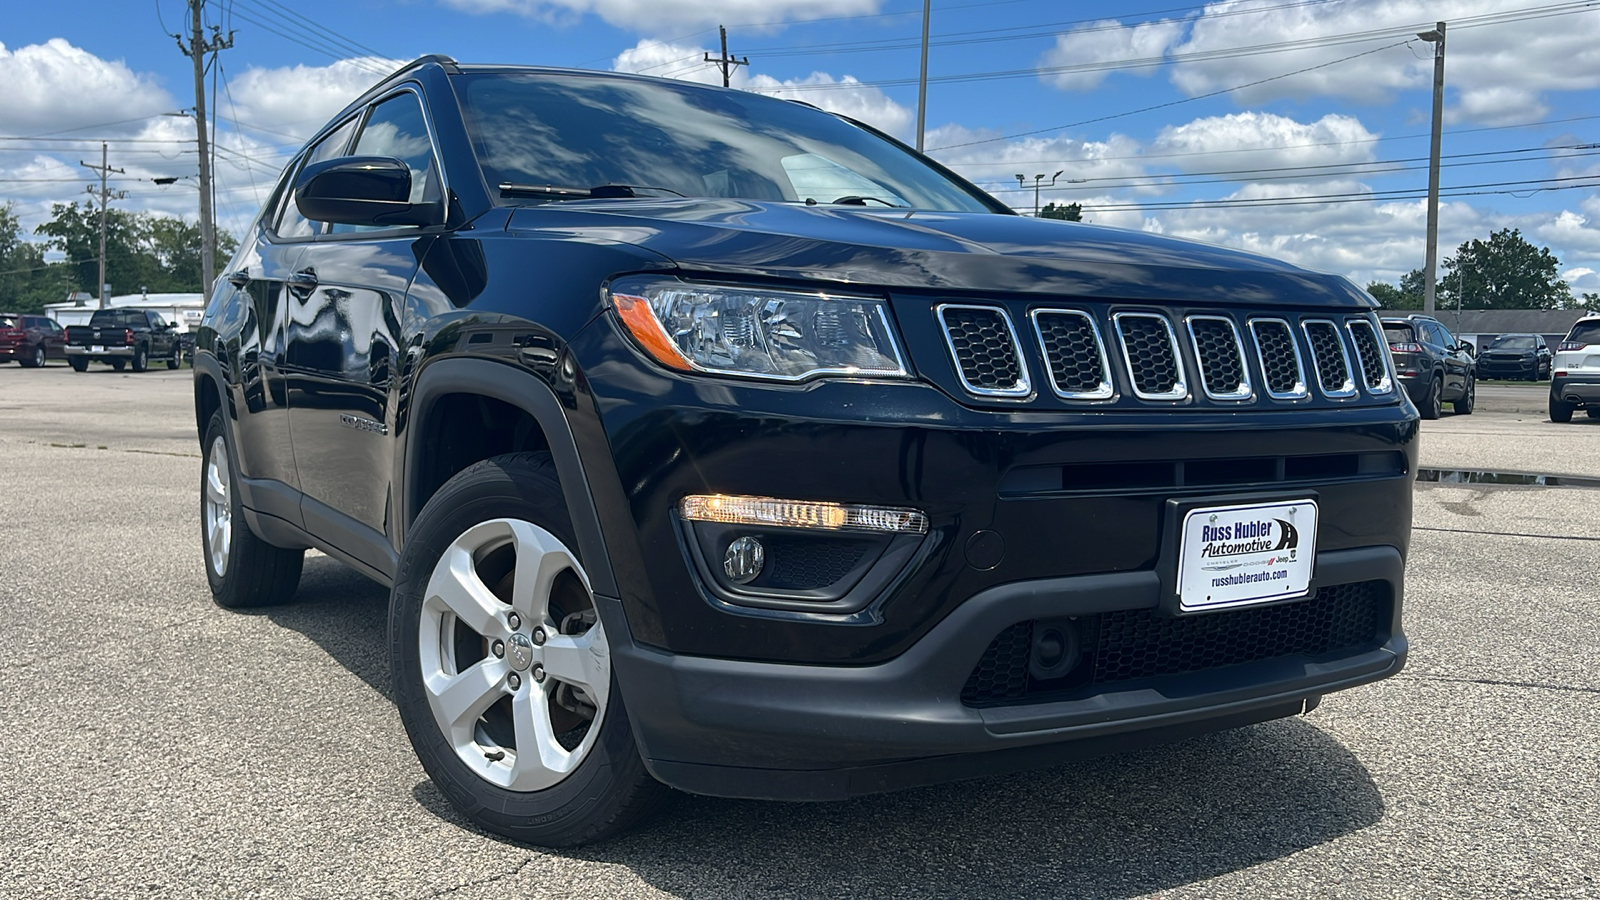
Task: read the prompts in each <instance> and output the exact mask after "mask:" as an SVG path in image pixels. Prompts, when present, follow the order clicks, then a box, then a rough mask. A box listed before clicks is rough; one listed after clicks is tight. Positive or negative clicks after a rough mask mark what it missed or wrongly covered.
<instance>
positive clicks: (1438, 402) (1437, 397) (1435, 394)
mask: <svg viewBox="0 0 1600 900" xmlns="http://www.w3.org/2000/svg"><path fill="white" fill-rule="evenodd" d="M1417 409H1418V411H1419V412H1421V413H1422V417H1423V418H1424V419H1437V418H1439V417H1440V416H1441V415H1443V414H1444V379H1443V378H1440V377H1439V376H1437V375H1435V376H1434V377H1433V381H1431V382H1429V383H1428V395H1427V396H1426V397H1423V398H1422V402H1421V403H1419V404H1417Z"/></svg>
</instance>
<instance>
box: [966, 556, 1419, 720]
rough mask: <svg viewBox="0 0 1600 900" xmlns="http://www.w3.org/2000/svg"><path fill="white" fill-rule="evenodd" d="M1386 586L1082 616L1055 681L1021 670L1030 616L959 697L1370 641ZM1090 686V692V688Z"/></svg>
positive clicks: (1077, 689) (975, 702)
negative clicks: (1235, 604)
mask: <svg viewBox="0 0 1600 900" xmlns="http://www.w3.org/2000/svg"><path fill="white" fill-rule="evenodd" d="M1390 608H1391V607H1390V592H1389V585H1388V584H1387V583H1386V582H1383V581H1366V582H1361V583H1359V584H1341V585H1335V586H1332V587H1326V588H1323V589H1321V590H1319V591H1318V592H1317V593H1316V594H1315V595H1314V596H1312V597H1308V598H1307V599H1305V600H1301V601H1297V602H1294V603H1285V604H1279V605H1275V606H1262V607H1254V608H1246V609H1238V610H1233V611H1230V612H1218V613H1210V614H1205V615H1194V616H1177V617H1175V616H1164V615H1160V614H1159V613H1157V612H1156V611H1155V610H1151V609H1137V610H1119V611H1116V612H1108V613H1101V614H1099V615H1095V616H1085V617H1083V618H1082V619H1080V620H1079V625H1080V627H1081V628H1082V629H1083V630H1082V632H1081V633H1080V641H1081V643H1082V646H1083V661H1082V662H1081V663H1080V664H1079V666H1078V668H1077V669H1075V670H1073V672H1071V673H1069V674H1068V675H1067V676H1066V677H1065V678H1062V679H1058V680H1057V681H1056V682H1049V681H1038V680H1036V679H1033V678H1032V677H1031V676H1030V675H1029V673H1028V654H1029V652H1030V649H1031V645H1032V633H1033V630H1032V629H1033V623H1032V622H1020V623H1018V624H1016V625H1012V626H1011V627H1009V628H1007V629H1006V630H1005V631H1002V632H1000V634H999V636H998V637H996V638H995V639H994V641H993V642H992V643H990V645H989V647H988V649H986V650H985V651H984V654H983V658H982V659H981V660H980V661H979V663H978V665H977V667H976V668H975V669H973V671H972V674H971V676H970V677H968V678H967V683H966V686H965V687H964V688H963V689H962V691H961V702H962V703H965V704H966V705H968V706H997V705H1003V704H1007V703H1020V702H1029V703H1032V702H1039V701H1042V700H1047V699H1052V698H1053V697H1058V698H1070V697H1073V696H1078V695H1082V694H1084V687H1085V686H1086V685H1087V686H1095V685H1108V684H1116V683H1119V682H1124V681H1132V680H1135V679H1141V678H1154V677H1159V676H1163V675H1184V674H1190V673H1194V672H1204V671H1206V670H1209V669H1218V668H1222V667H1223V666H1232V665H1239V664H1241V663H1251V662H1260V661H1263V660H1269V659H1276V658H1279V657H1289V656H1321V655H1324V654H1329V653H1335V652H1339V651H1352V652H1354V651H1360V650H1362V649H1364V648H1370V647H1376V646H1378V644H1380V643H1381V642H1382V641H1383V640H1384V639H1385V637H1386V635H1387V633H1388V626H1389V618H1390V615H1391V613H1390ZM1090 693H1093V692H1090Z"/></svg>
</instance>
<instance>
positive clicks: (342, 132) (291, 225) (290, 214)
mask: <svg viewBox="0 0 1600 900" xmlns="http://www.w3.org/2000/svg"><path fill="white" fill-rule="evenodd" d="M360 118H361V117H360V116H352V117H351V118H350V120H349V121H347V122H345V123H344V124H343V125H340V126H339V127H338V128H335V129H334V130H333V131H332V132H330V133H329V134H328V136H327V137H325V138H323V139H322V140H320V141H318V142H317V145H316V146H315V147H312V148H311V152H310V153H307V154H306V161H305V165H307V166H309V165H311V164H312V163H319V162H322V161H323V160H325V159H333V158H334V157H336V156H343V155H344V150H345V148H346V147H348V146H349V145H350V135H351V134H353V133H355V130H356V122H357V120H359V119H360ZM301 168H304V166H302V167H301ZM299 174H300V170H299V169H296V170H295V171H294V174H293V175H291V176H289V180H288V181H287V182H286V183H285V184H284V187H283V197H282V200H281V203H282V210H281V212H280V214H279V219H278V227H277V228H276V229H274V230H275V231H276V232H277V234H278V237H283V238H306V237H311V236H312V235H314V234H316V233H317V232H319V231H321V230H322V223H321V222H312V221H310V220H309V219H307V218H306V217H305V216H302V215H300V210H299V209H298V208H297V207H296V206H295V205H294V181H295V178H296V177H298V176H299Z"/></svg>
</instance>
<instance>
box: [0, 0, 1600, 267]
mask: <svg viewBox="0 0 1600 900" xmlns="http://www.w3.org/2000/svg"><path fill="white" fill-rule="evenodd" d="M8 7H9V8H8V9H7V13H6V16H5V17H4V19H0V45H3V50H0V84H5V85H7V86H8V89H7V90H6V91H5V92H4V93H3V95H0V202H3V201H4V200H11V201H13V202H14V203H15V204H16V207H17V209H18V211H19V212H21V213H22V214H23V216H24V220H25V221H26V222H27V223H28V224H30V225H31V224H37V223H38V222H40V221H42V220H43V218H44V217H45V216H46V215H47V214H48V210H49V206H50V203H52V202H61V201H68V200H76V199H80V198H81V197H82V196H83V189H84V185H85V183H86V182H85V181H84V179H83V175H85V174H87V173H86V172H84V171H83V170H82V169H81V167H79V166H78V161H79V160H80V159H87V158H90V156H91V155H98V150H99V145H98V143H95V142H88V141H75V140H63V139H68V138H70V139H79V138H82V139H90V138H92V139H101V138H104V139H109V140H111V141H112V144H111V148H112V149H111V155H112V165H114V166H119V167H122V168H126V169H127V170H128V173H127V175H126V176H125V178H126V180H124V181H121V182H119V184H118V185H117V186H118V187H120V188H122V189H124V190H127V191H128V192H129V196H128V197H127V198H126V199H124V200H122V201H119V203H120V204H121V205H124V206H126V207H128V208H134V209H151V210H155V211H158V212H164V213H169V214H175V215H188V216H191V217H192V216H193V214H194V213H193V208H194V205H195V200H194V189H193V187H191V186H189V184H186V183H184V182H182V181H180V182H179V183H178V184H176V185H173V186H171V187H157V186H156V185H154V184H153V183H152V182H150V181H148V180H140V179H149V178H151V177H155V176H157V175H180V176H185V175H192V173H193V172H194V171H195V159H194V155H193V145H192V143H185V141H192V138H193V125H192V123H191V122H189V121H188V120H185V119H182V118H178V117H173V116H163V115H161V113H163V112H172V111H176V110H179V109H181V108H183V107H187V106H190V105H191V104H192V103H193V98H192V87H191V80H190V78H191V76H190V73H189V68H188V60H187V59H186V58H185V57H183V56H182V55H181V54H180V53H179V52H178V49H177V47H176V46H175V44H174V42H173V40H172V38H171V37H169V36H168V35H167V34H166V31H167V30H176V29H178V28H179V27H181V25H182V24H183V23H184V21H185V17H186V10H185V6H184V3H183V2H182V0H133V2H127V0H119V2H56V3H48V4H32V3H30V4H17V3H13V4H9V5H8ZM163 17H164V20H165V29H164V28H163V23H162V19H163ZM207 18H208V21H210V22H213V23H215V24H218V25H221V26H224V27H225V28H227V29H231V30H233V31H234V32H235V45H234V48H233V49H231V50H228V51H225V52H224V53H223V54H222V55H221V59H222V66H223V68H222V71H221V73H220V78H219V79H218V83H219V85H221V90H220V95H221V96H220V97H219V98H218V101H217V107H218V109H219V112H220V113H221V121H220V122H219V124H218V137H219V143H220V145H221V147H222V150H221V151H220V155H219V163H218V170H219V190H220V198H219V199H220V202H219V212H220V214H221V217H222V220H223V223H224V225H225V226H228V227H232V228H235V229H238V228H240V227H242V225H243V224H244V222H245V221H246V220H247V219H248V217H249V215H250V214H251V213H252V212H253V211H254V208H255V206H256V205H257V203H258V202H259V198H260V196H261V195H262V194H264V192H265V191H266V190H267V185H268V184H269V183H270V182H271V181H272V180H273V177H274V175H275V174H276V172H277V171H278V169H279V168H281V166H282V164H283V162H284V161H285V160H286V158H287V156H288V154H290V153H292V152H293V150H294V149H295V147H297V146H298V144H299V142H300V140H302V139H303V138H304V137H305V135H306V134H307V133H308V132H309V131H311V130H313V129H315V128H316V127H317V126H318V125H319V124H320V123H321V122H323V121H325V120H326V118H327V117H328V116H329V115H330V114H331V113H332V112H334V111H335V110H336V109H337V108H338V107H339V106H341V105H343V103H344V102H346V101H347V100H348V99H349V98H350V97H352V96H353V95H354V94H356V93H358V92H359V91H360V90H362V89H363V88H365V87H366V86H367V85H368V84H370V83H371V82H372V81H373V80H375V78H376V77H378V74H379V73H381V72H383V71H386V70H387V69H389V68H390V67H392V65H393V64H394V63H395V62H396V61H400V60H406V59H409V58H412V57H415V56H417V55H420V54H423V53H446V54H449V55H451V56H454V57H456V58H457V59H460V60H463V61H492V62H517V63H531V64H540V65H555V66H575V67H585V68H599V69H610V68H621V69H627V70H631V71H643V72H645V73H647V74H651V75H658V76H666V77H677V78H689V79H694V80H701V81H713V80H720V75H719V74H718V73H717V72H716V71H715V70H714V69H713V68H711V67H710V66H707V65H706V64H704V63H703V62H701V61H700V59H701V54H702V53H703V52H704V51H706V50H711V49H714V48H715V47H716V45H717V31H716V29H717V25H718V24H719V23H721V24H726V25H727V26H728V28H729V44H730V49H731V50H732V51H733V53H734V54H735V55H738V56H748V57H749V58H750V62H751V65H750V66H749V67H748V68H741V69H740V70H739V71H738V73H737V76H736V82H735V86H738V87H743V88H745V89H749V90H760V91H764V92H768V93H773V94H777V95H779V96H787V97H792V98H796V99H803V100H806V101H808V102H812V103H816V104H818V105H821V106H824V107H827V108H832V109H837V110H839V111H841V112H846V113H848V114H851V115H855V116H858V117H860V118H863V119H865V120H867V121H870V122H872V123H873V124H876V125H878V126H880V127H883V128H885V129H887V130H890V131H892V132H894V133H895V134H897V135H899V136H900V137H902V138H904V139H906V140H907V141H908V142H909V141H911V140H913V139H914V135H913V131H914V128H915V124H914V123H915V114H916V102H917V93H916V85H915V79H916V76H917V65H918V51H917V43H918V40H919V38H920V31H921V4H920V2H917V0H723V2H722V3H718V4H710V3H705V2H702V0H390V2H382V0H325V2H322V3H311V2H308V0H209V3H208V6H207ZM1439 18H1442V19H1444V20H1446V21H1447V22H1449V23H1450V25H1449V30H1448V37H1449V45H1448V53H1447V70H1446V82H1447V90H1446V135H1445V140H1444V151H1443V152H1444V154H1445V157H1446V159H1445V162H1446V167H1445V169H1444V170H1443V186H1444V193H1445V194H1446V201H1445V205H1444V208H1443V212H1442V216H1441V222H1442V224H1441V238H1440V244H1441V255H1448V253H1449V252H1450V251H1451V250H1452V249H1453V248H1454V247H1455V246H1456V245H1457V244H1459V243H1460V242H1461V241H1463V240H1466V239H1469V238H1474V237H1477V238H1483V237H1486V236H1487V235H1488V233H1489V232H1490V231H1492V230H1496V229H1498V228H1502V227H1517V228H1521V229H1522V231H1523V233H1524V235H1525V236H1527V237H1528V238H1529V239H1530V240H1533V241H1535V242H1536V243H1539V244H1544V245H1548V246H1550V247H1551V248H1552V250H1553V251H1554V252H1555V253H1556V254H1557V255H1558V256H1559V257H1560V259H1561V261H1562V264H1563V265H1562V268H1563V272H1564V274H1566V275H1567V277H1568V278H1569V280H1571V281H1572V283H1573V285H1574V287H1575V288H1578V289H1583V290H1591V291H1594V290H1600V165H1597V163H1600V155H1597V154H1600V127H1597V126H1600V117H1596V116H1597V113H1596V110H1597V107H1600V104H1597V103H1596V100H1597V99H1600V98H1597V92H1600V6H1589V7H1585V6H1584V5H1583V4H1580V3H1563V2H1554V0H1498V2H1491V0H1444V2H1433V3H1424V2H1421V0H1238V2H1225V3H1212V4H1203V5H1202V4H1195V5H1183V4H1182V2H1181V0H1142V2H1135V0H1130V2H1124V3H1106V2H1073V3H1063V2H1059V0H1057V2H1050V0H1005V2H994V3H976V2H972V0H948V2H937V0H936V2H935V3H934V5H933V23H932V32H933V46H932V52H931V56H930V62H929V71H930V82H931V83H930V86H929V95H928V111H927V124H928V131H927V133H926V144H927V146H928V147H929V148H930V150H931V151H932V152H933V155H934V156H936V157H937V158H939V159H941V160H942V161H945V162H947V163H948V164H950V165H952V166H953V167H955V168H956V169H958V170H959V171H961V172H962V173H963V174H964V175H967V176H968V177H969V178H972V179H973V180H974V181H976V182H978V183H980V184H981V185H982V186H983V187H985V188H986V189H989V190H991V191H992V192H993V193H994V194H995V195H996V196H997V197H999V198H1000V199H1002V200H1003V201H1005V202H1007V203H1011V204H1012V205H1014V206H1016V207H1017V208H1019V209H1023V210H1025V211H1031V209H1032V206H1033V197H1034V194H1033V190H1032V185H1033V182H1034V177H1033V176H1035V175H1037V174H1041V173H1042V174H1044V175H1045V176H1046V177H1045V181H1046V182H1048V181H1049V180H1050V177H1051V176H1053V175H1054V173H1056V172H1057V171H1061V172H1062V175H1061V176H1060V178H1059V180H1058V181H1057V182H1056V184H1055V186H1054V187H1053V188H1048V187H1047V189H1046V190H1044V191H1042V196H1043V198H1044V201H1045V202H1050V201H1052V200H1053V201H1057V202H1074V201H1075V202H1081V203H1083V204H1084V205H1085V208H1086V218H1088V219H1089V220H1090V221H1094V222H1097V223H1101V224H1108V225H1113V226H1116V227H1124V228H1138V229H1145V230H1152V231H1161V232H1164V233H1167V234H1174V235H1180V236H1184V237H1191V238H1195V239H1199V240H1206V241H1211V242H1215V243H1222V244H1228V245H1230V246H1236V247H1243V248H1247V249H1251V250H1257V251H1260V252H1265V253H1269V254H1272V255H1275V256H1280V257H1283V258H1287V259H1290V260H1292V261H1294V262H1297V263H1300V264H1301V265H1305V266H1308V267H1311V268H1315V269H1319V270H1324V271H1333V272H1338V273H1340V274H1344V275H1348V276H1350V277H1352V278H1354V279H1356V280H1357V281H1359V282H1361V283H1363V284H1364V283H1366V281H1368V280H1370V279H1374V278H1377V279H1383V280H1391V281H1392V280H1396V279H1398V278H1399V276H1400V275H1402V274H1403V273H1404V272H1406V271H1407V270H1409V269H1411V268H1414V267H1417V266H1420V265H1421V264H1422V261H1423V222H1424V201H1423V200H1422V199H1420V196H1419V195H1420V194H1421V193H1422V192H1424V191H1425V189H1426V185H1427V170H1426V167H1425V162H1423V161H1422V160H1423V159H1425V157H1426V156H1427V152H1428V141H1427V133H1428V128H1429V122H1428V116H1429V110H1430V104H1431V78H1432V49H1431V46H1430V45H1428V44H1427V43H1425V42H1423V41H1421V40H1419V39H1417V38H1416V36H1415V32H1416V31H1417V30H1419V29H1421V28H1423V27H1426V26H1428V24H1429V23H1431V22H1432V21H1434V20H1435V19H1439ZM1419 158H1420V159H1419ZM1019 173H1020V174H1023V175H1024V176H1026V179H1027V182H1028V187H1027V188H1026V189H1024V190H1018V187H1017V182H1016V180H1015V177H1014V176H1015V175H1016V174H1019ZM190 184H192V180H191V181H190Z"/></svg>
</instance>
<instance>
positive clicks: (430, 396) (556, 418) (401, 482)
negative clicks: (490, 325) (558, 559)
mask: <svg viewBox="0 0 1600 900" xmlns="http://www.w3.org/2000/svg"><path fill="white" fill-rule="evenodd" d="M447 394H480V395H482V396H485V397H493V398H494V399H496V400H499V401H501V402H504V403H508V404H510V405H511V406H514V407H516V408H518V409H520V410H522V411H523V412H525V413H527V414H528V415H530V416H532V417H533V420H534V421H535V422H537V423H538V424H539V428H540V429H541V430H542V431H543V432H544V435H545V440H546V441H547V442H548V443H549V445H550V456H551V458H552V460H553V461H554V462H555V466H556V474H557V475H558V476H559V477H560V479H561V491H562V493H563V494H564V495H565V497H566V502H567V512H568V514H569V515H570V516H572V528H573V532H574V533H575V534H576V535H577V538H578V552H579V553H580V554H582V556H583V560H584V568H585V569H586V570H587V572H588V575H589V582H590V587H591V589H592V590H593V591H594V592H595V593H596V594H602V595H605V596H608V597H615V596H617V583H616V576H615V575H614V574H613V573H612V571H611V557H610V554H609V553H608V552H607V550H606V542H605V536H604V533H603V532H602V530H601V528H600V514H599V512H598V510H597V509H596V507H595V501H594V494H593V493H592V492H591V491H590V489H589V479H588V476H587V474H586V473H585V471H584V467H583V460H582V458H581V457H580V456H579V455H578V444H577V442H576V440H574V438H573V436H572V427H571V426H570V425H569V424H568V423H567V417H566V414H565V413H564V412H562V407H561V401H560V400H558V399H556V395H555V392H554V391H552V390H551V389H550V386H549V385H548V384H547V383H545V382H544V381H543V380H541V379H540V378H538V377H537V376H535V375H533V374H531V373H529V372H527V371H524V370H522V369H518V368H516V367H514V366H512V365H509V364H507V363H501V362H495V361H491V360H487V359H465V358H454V359H441V360H438V361H437V362H434V363H431V364H430V365H428V366H427V367H425V368H424V369H423V370H422V372H421V373H420V374H419V375H418V376H417V382H416V385H415V387H414V388H413V389H412V392H411V400H410V403H409V406H408V408H407V409H406V411H405V417H406V422H407V426H406V429H405V434H404V436H403V438H402V440H401V442H400V447H399V450H400V453H401V454H402V456H401V458H400V459H399V460H398V461H397V462H398V465H397V466H396V467H395V471H396V472H397V473H398V474H399V475H400V477H399V478H397V479H395V481H396V498H395V499H396V506H397V507H398V512H399V514H398V515H397V516H396V517H395V537H396V538H397V539H398V541H397V543H398V544H399V546H397V547H396V549H397V550H398V549H403V544H404V538H405V532H406V530H407V529H409V527H410V524H411V522H412V520H413V519H415V518H416V515H417V513H419V512H421V504H416V503H415V499H414V498H415V494H416V493H417V485H416V479H417V472H416V467H415V466H413V465H412V460H415V459H417V458H418V454H419V452H420V448H419V445H418V442H419V441H420V440H421V438H422V430H421V429H420V428H418V427H417V426H418V425H419V424H421V423H424V422H426V421H427V419H428V414H429V413H430V412H431V411H432V408H433V405H434V404H435V403H437V402H438V401H439V399H440V398H441V397H444V396H445V395H447ZM414 504H415V505H414Z"/></svg>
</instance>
